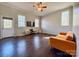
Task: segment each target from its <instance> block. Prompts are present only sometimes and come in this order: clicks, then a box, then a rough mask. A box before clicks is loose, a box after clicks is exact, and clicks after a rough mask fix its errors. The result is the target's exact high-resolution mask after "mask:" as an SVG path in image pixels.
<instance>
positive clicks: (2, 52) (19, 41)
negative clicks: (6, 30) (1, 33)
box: [0, 34, 56, 57]
mask: <svg viewBox="0 0 79 59" xmlns="http://www.w3.org/2000/svg"><path fill="white" fill-rule="evenodd" d="M48 36H49V35H43V34H33V35H29V36H24V37H16V38H6V39H3V40H0V57H53V56H56V55H55V53H56V52H55V53H53V52H52V51H51V50H50V47H49V45H48V39H44V37H48ZM50 36H51V35H50Z"/></svg>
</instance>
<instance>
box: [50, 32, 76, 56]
mask: <svg viewBox="0 0 79 59" xmlns="http://www.w3.org/2000/svg"><path fill="white" fill-rule="evenodd" d="M49 42H50V47H51V48H56V49H59V50H61V51H63V52H66V53H67V54H70V55H72V56H76V43H75V42H74V41H73V33H72V32H67V33H65V32H62V33H60V34H58V35H57V36H56V37H51V38H50V39H49Z"/></svg>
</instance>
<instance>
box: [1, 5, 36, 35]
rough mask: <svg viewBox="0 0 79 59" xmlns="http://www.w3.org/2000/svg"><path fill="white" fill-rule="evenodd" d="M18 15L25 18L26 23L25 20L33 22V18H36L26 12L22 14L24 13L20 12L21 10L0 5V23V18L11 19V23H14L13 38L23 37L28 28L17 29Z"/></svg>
mask: <svg viewBox="0 0 79 59" xmlns="http://www.w3.org/2000/svg"><path fill="white" fill-rule="evenodd" d="M18 15H24V16H26V21H27V20H31V21H34V20H35V18H36V16H35V15H34V14H33V13H27V12H24V11H21V10H17V9H14V8H10V7H7V6H4V5H0V21H1V17H2V16H7V17H12V18H13V22H14V23H13V27H14V35H15V36H18V35H19V36H20V35H23V32H24V31H25V30H26V29H28V27H25V28H18ZM0 24H1V23H0ZM0 28H1V27H0Z"/></svg>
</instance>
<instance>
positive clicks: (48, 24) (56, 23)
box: [41, 7, 73, 34]
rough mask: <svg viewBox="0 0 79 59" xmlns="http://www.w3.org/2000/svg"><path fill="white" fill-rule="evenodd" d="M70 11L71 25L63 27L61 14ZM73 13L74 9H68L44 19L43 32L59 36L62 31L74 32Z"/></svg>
mask: <svg viewBox="0 0 79 59" xmlns="http://www.w3.org/2000/svg"><path fill="white" fill-rule="evenodd" d="M66 9H69V11H70V18H69V20H70V25H69V26H61V12H62V11H63V10H66ZM72 16H73V12H72V7H68V8H65V9H62V10H59V11H56V12H53V13H51V14H49V15H47V16H44V17H43V18H42V24H41V26H42V30H43V32H44V33H49V34H58V33H59V32H61V31H65V32H67V31H72V21H73V17H72Z"/></svg>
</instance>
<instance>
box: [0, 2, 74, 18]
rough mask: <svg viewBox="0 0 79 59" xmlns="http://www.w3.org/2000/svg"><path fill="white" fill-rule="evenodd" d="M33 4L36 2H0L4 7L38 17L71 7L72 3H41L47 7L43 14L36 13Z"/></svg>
mask: <svg viewBox="0 0 79 59" xmlns="http://www.w3.org/2000/svg"><path fill="white" fill-rule="evenodd" d="M35 3H36V2H0V4H3V5H6V6H9V7H14V8H16V9H21V10H23V11H26V12H29V13H31V12H33V13H34V14H35V15H38V16H44V15H47V14H49V13H51V12H54V11H57V10H60V9H63V8H66V7H69V6H71V5H73V3H72V2H43V4H45V5H47V8H46V9H44V11H43V12H38V11H36V10H35V9H34V7H33V4H35Z"/></svg>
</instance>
